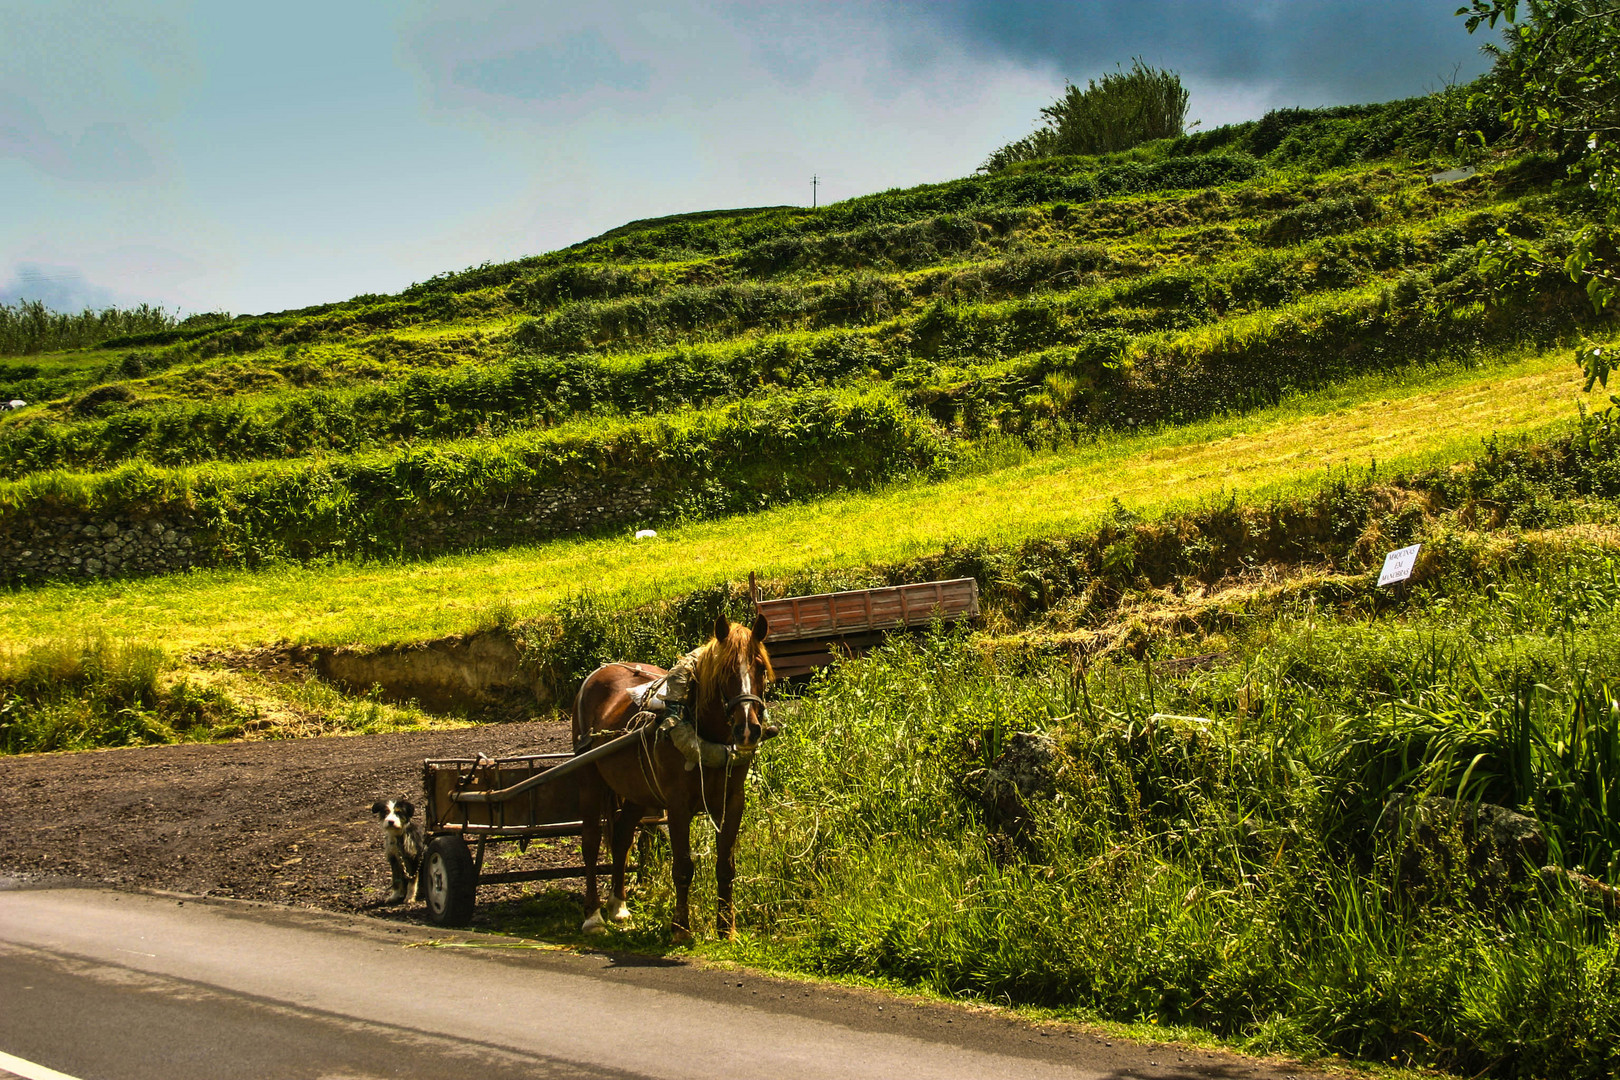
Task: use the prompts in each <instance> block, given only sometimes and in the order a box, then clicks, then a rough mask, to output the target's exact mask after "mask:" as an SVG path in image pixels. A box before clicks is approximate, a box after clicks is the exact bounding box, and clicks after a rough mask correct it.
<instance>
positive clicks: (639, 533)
mask: <svg viewBox="0 0 1620 1080" xmlns="http://www.w3.org/2000/svg"><path fill="white" fill-rule="evenodd" d="M636 539H637V540H656V539H658V534H657V533H655V532H653V531H652V530H651V529H637V530H636Z"/></svg>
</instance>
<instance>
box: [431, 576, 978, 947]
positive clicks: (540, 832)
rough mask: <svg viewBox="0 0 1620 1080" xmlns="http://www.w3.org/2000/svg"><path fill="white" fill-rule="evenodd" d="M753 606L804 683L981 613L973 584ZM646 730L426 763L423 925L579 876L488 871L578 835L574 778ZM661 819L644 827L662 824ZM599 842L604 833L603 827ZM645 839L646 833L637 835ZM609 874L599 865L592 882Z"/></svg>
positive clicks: (785, 664)
mask: <svg viewBox="0 0 1620 1080" xmlns="http://www.w3.org/2000/svg"><path fill="white" fill-rule="evenodd" d="M755 606H756V608H757V609H758V611H759V613H760V614H761V615H764V616H765V620H766V622H767V623H768V625H769V628H770V629H769V631H768V632H767V634H766V638H765V641H766V646H767V648H768V649H769V650H770V654H771V662H772V665H773V666H774V667H775V669H776V673H777V674H778V675H779V676H781V677H784V678H791V677H793V676H795V675H805V674H808V673H810V672H812V671H814V670H815V669H816V668H818V667H820V666H822V665H823V664H828V663H831V662H832V659H833V657H834V656H835V655H846V656H847V655H859V654H860V653H862V652H865V651H866V650H867V649H869V648H871V647H872V646H874V645H876V644H877V643H878V642H880V641H882V639H883V637H884V635H886V634H888V633H890V632H893V631H906V630H914V629H917V628H920V627H924V626H928V625H930V624H932V623H933V622H935V621H939V622H958V621H961V620H964V619H972V618H976V617H977V616H978V614H979V586H978V583H977V582H976V581H974V579H972V578H957V579H955V580H953V581H927V582H921V583H919V584H915V585H895V586H890V587H887V588H880V589H857V590H854V591H851V592H839V593H822V594H819V595H816V596H790V597H787V598H786V599H782V600H766V601H759V600H757V599H756V602H755ZM651 730H652V728H651V726H650V725H649V726H647V727H643V728H641V729H639V730H637V731H635V732H631V733H630V734H628V735H622V736H620V737H619V738H617V739H614V740H613V741H611V742H608V743H604V744H603V745H601V746H598V747H594V748H592V749H590V750H587V751H586V752H585V753H583V754H579V755H574V754H526V755H522V756H519V757H504V758H484V757H480V758H430V759H429V760H427V761H424V762H423V763H422V789H423V792H424V793H425V795H426V799H425V804H426V808H427V809H426V814H425V816H424V818H423V823H422V824H423V831H424V837H423V838H424V840H425V841H426V844H427V847H426V850H425V852H424V853H423V857H422V869H421V892H422V894H423V896H424V898H425V900H426V901H427V909H428V918H429V919H431V920H432V921H433V922H435V923H437V924H438V925H440V926H461V925H465V924H466V923H467V922H468V921H469V920H470V919H471V918H472V913H473V907H474V905H475V903H476V900H477V893H478V886H480V885H494V884H500V883H505V882H513V881H547V880H556V879H559V878H575V877H581V876H583V875H584V873H585V867H584V866H548V867H540V868H534V869H528V870H510V871H499V872H493V873H491V872H486V871H485V870H484V856H485V853H486V852H487V851H488V849H489V847H490V845H492V844H497V843H508V842H515V843H517V844H518V845H520V846H522V847H527V846H528V844H529V842H530V841H532V840H536V839H541V838H549V837H557V836H578V835H580V834H581V832H583V830H584V823H583V822H581V821H580V820H579V777H578V775H577V770H578V769H580V768H581V767H583V766H584V765H586V764H588V763H590V762H592V761H595V760H596V759H598V758H600V757H604V756H606V755H608V754H612V753H617V752H618V751H620V750H624V749H628V748H630V747H631V745H632V744H634V743H636V742H639V741H640V740H641V739H642V738H644V737H645V736H646V734H647V733H648V732H649V731H651ZM663 821H664V819H663V818H662V817H657V818H647V819H646V820H644V821H643V822H642V824H643V825H644V826H646V825H657V824H662V823H663ZM604 834H605V835H609V834H610V830H607V829H606V828H605V827H604ZM642 837H643V839H645V837H646V832H645V831H643V833H642ZM608 870H609V868H608V867H607V866H605V865H600V864H599V865H598V866H597V872H598V873H607V872H608Z"/></svg>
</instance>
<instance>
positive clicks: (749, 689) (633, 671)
mask: <svg viewBox="0 0 1620 1080" xmlns="http://www.w3.org/2000/svg"><path fill="white" fill-rule="evenodd" d="M766 629H767V627H766V623H765V618H764V616H760V617H758V618H756V619H755V620H754V625H753V627H752V629H750V628H749V627H746V626H744V625H742V624H741V623H731V622H728V621H727V620H726V618H725V616H721V617H720V618H718V619H716V620H715V624H714V637H713V638H712V639H711V640H710V641H708V642H707V643H706V644H705V645H704V646H703V649H702V653H701V655H700V656H699V657H698V660H697V664H696V666H695V668H694V670H693V678H692V689H691V695H690V696H691V700H690V702H689V703H688V704H689V710H688V714H687V717H688V719H689V721H690V722H691V723H692V725H693V726H694V727H695V728H696V729H697V734H698V736H699V738H700V739H702V740H703V741H704V742H705V743H707V744H709V745H706V746H703V748H702V750H703V753H702V755H701V759H702V760H703V761H704V764H703V765H700V766H694V765H693V764H689V763H688V759H687V757H686V756H685V755H684V754H683V753H682V751H681V750H680V748H679V747H678V746H677V745H676V742H675V740H674V739H672V738H671V737H670V734H669V733H659V734H649V735H648V736H647V737H646V738H645V739H643V740H641V741H640V742H637V743H633V744H631V745H630V746H629V747H628V748H627V749H625V750H621V751H617V752H614V753H611V754H609V755H608V756H606V757H604V758H601V759H600V760H598V761H596V762H595V763H593V764H592V765H588V766H585V767H584V768H583V769H582V770H581V772H580V784H579V786H580V820H581V821H583V822H584V826H585V829H584V834H583V837H582V846H583V848H584V856H585V866H586V867H587V870H586V872H585V911H586V919H585V926H584V929H585V931H586V933H593V932H596V931H599V930H602V929H604V928H605V923H604V922H603V915H604V913H603V911H602V910H601V905H600V902H599V900H598V897H597V892H596V870H595V867H596V856H597V853H598V851H599V850H600V845H601V839H602V835H601V834H602V812H603V810H604V809H606V808H607V807H609V806H612V805H613V802H614V801H615V800H616V801H617V806H616V808H615V809H614V810H613V832H612V847H613V891H612V895H611V896H610V897H609V907H608V909H607V912H606V918H607V919H608V920H609V921H612V922H624V921H626V920H627V919H629V917H630V909H629V907H628V906H627V904H626V901H625V882H624V875H625V860H626V859H627V857H628V856H629V853H630V843H631V840H633V839H634V837H635V831H636V826H637V825H638V824H639V823H640V821H641V819H642V817H643V816H644V815H645V814H646V812H647V811H648V810H652V809H661V810H663V811H665V813H666V814H667V815H668V817H669V841H670V847H671V849H672V853H673V856H674V863H675V867H674V869H675V919H674V924H675V925H674V930H675V933H676V935H677V936H678V937H679V936H685V935H687V934H689V933H690V932H691V926H692V923H691V918H690V913H689V911H688V909H687V893H688V892H689V890H690V889H691V885H692V873H693V867H692V819H693V818H694V817H696V816H697V815H698V814H699V813H703V812H706V813H707V814H708V815H709V818H710V819H711V820H712V821H713V822H714V825H715V828H716V829H718V830H719V834H720V836H719V841H718V845H717V851H716V858H717V863H718V865H717V866H716V867H715V877H716V879H717V882H718V884H719V901H720V902H719V911H718V912H717V913H716V922H717V923H718V926H719V930H720V933H722V934H727V935H729V934H731V933H733V932H734V921H733V914H732V905H731V882H732V878H734V877H735V876H736V864H735V861H734V858H733V854H734V851H735V848H736V844H737V829H738V826H739V825H741V824H742V815H743V799H744V793H743V780H744V779H745V778H746V777H747V775H748V767H749V766H750V765H751V764H752V763H753V758H754V751H755V750H756V749H757V748H758V746H759V744H760V742H761V741H762V740H763V739H764V738H767V737H768V734H774V731H773V732H770V733H767V732H766V729H765V702H764V700H763V699H762V695H763V694H764V693H765V688H766V687H767V686H768V685H769V684H770V682H771V679H772V678H773V677H774V676H773V674H772V672H771V661H770V658H769V657H768V656H767V655H766V653H765V645H764V640H765V632H766ZM663 674H664V670H663V669H662V668H655V667H651V666H649V665H646V664H608V665H606V666H604V667H600V668H597V669H596V670H595V671H593V672H591V674H590V675H588V676H586V678H585V682H584V684H583V685H581V686H580V688H579V694H578V695H577V696H576V697H575V698H574V745H575V746H585V745H588V744H589V743H590V742H591V741H592V740H593V739H594V740H595V742H596V743H598V744H600V743H601V742H603V741H604V738H605V737H608V736H614V737H616V736H618V735H621V734H623V733H624V732H625V731H626V730H627V728H628V724H629V721H630V718H631V717H632V716H633V715H634V714H635V713H636V712H637V711H638V706H637V705H636V703H635V701H634V700H633V699H632V697H631V695H630V691H631V690H632V689H633V688H636V687H640V686H643V685H645V684H647V683H649V682H651V681H653V680H654V679H655V678H657V677H659V676H661V675H663ZM716 744H718V745H716ZM711 762H723V763H721V764H711Z"/></svg>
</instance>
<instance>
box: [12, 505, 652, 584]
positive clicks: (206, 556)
mask: <svg viewBox="0 0 1620 1080" xmlns="http://www.w3.org/2000/svg"><path fill="white" fill-rule="evenodd" d="M677 498H678V493H675V492H669V491H659V490H657V488H656V486H655V485H654V484H653V483H652V482H651V481H638V482H634V483H627V484H623V485H616V486H613V487H607V488H543V489H541V490H539V491H535V492H529V493H526V494H515V495H512V496H510V497H507V498H503V499H501V500H499V501H495V500H488V501H485V502H480V503H473V504H470V505H467V506H463V507H457V508H455V509H454V510H446V511H441V512H438V513H433V514H428V515H425V516H422V515H420V512H418V514H417V515H413V516H412V518H408V519H406V520H404V521H396V522H375V523H370V524H368V523H367V522H365V521H364V519H360V520H357V522H356V528H355V533H356V535H354V536H349V537H344V538H343V544H342V546H343V549H344V550H345V551H349V552H353V553H355V554H371V555H392V554H397V553H399V552H401V551H403V552H404V553H406V554H410V555H437V554H443V553H446V552H453V551H466V550H470V549H477V548H486V547H504V546H507V545H510V544H520V543H525V542H530V541H536V540H546V539H551V538H553V537H558V536H575V535H578V534H580V533H586V532H594V531H597V530H600V529H607V528H613V527H616V526H626V525H632V524H635V525H640V524H646V523H648V522H650V521H652V520H654V519H655V518H657V517H661V516H662V517H667V516H669V514H670V512H671V508H672V505H673V503H674V501H675V500H676V499H677ZM378 526H380V528H379V527H378ZM368 534H370V535H381V536H388V535H393V536H394V537H396V538H397V539H396V540H395V541H394V542H393V543H392V544H390V543H387V542H382V541H380V542H378V543H377V544H375V545H371V544H368V543H367V542H366V540H365V537H366V536H367V535H368ZM271 539H273V540H275V541H279V542H282V543H290V544H292V545H295V550H303V551H305V552H307V554H308V555H309V557H311V558H315V557H318V556H320V555H322V554H325V553H326V552H328V551H330V550H332V549H333V548H334V547H335V546H336V545H334V544H332V543H330V542H329V543H326V544H319V543H317V544H309V543H300V540H301V539H302V538H300V537H297V536H296V535H289V536H275V537H272V538H271ZM250 547H251V543H250V542H245V538H243V537H236V536H231V535H228V529H227V530H226V532H225V533H223V534H222V533H221V532H217V531H215V530H212V529H209V528H207V527H205V526H204V525H203V524H202V523H201V522H200V521H199V520H197V518H196V517H194V516H193V515H190V514H184V513H182V514H176V515H168V516H164V515H152V516H143V515H140V514H134V513H125V514H112V515H106V516H93V515H86V514H71V513H62V514H43V515H39V516H37V517H23V518H20V519H14V520H10V521H5V520H0V583H6V584H12V583H18V582H29V581H42V580H47V579H53V578H55V579H61V578H67V579H75V578H77V579H84V578H109V577H135V576H140V575H144V574H165V573H173V572H174V571H177V570H184V569H187V568H188V567H193V566H224V565H230V564H233V563H235V564H240V563H241V562H242V561H243V560H242V559H241V557H240V556H239V555H235V554H226V553H227V552H231V553H236V552H240V551H243V550H248V549H250ZM261 553H262V552H261Z"/></svg>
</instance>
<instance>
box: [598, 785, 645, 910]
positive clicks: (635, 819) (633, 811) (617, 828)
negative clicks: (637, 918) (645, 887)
mask: <svg viewBox="0 0 1620 1080" xmlns="http://www.w3.org/2000/svg"><path fill="white" fill-rule="evenodd" d="M645 812H646V811H645V809H644V808H643V807H640V806H637V805H636V804H635V803H633V802H627V803H625V804H624V805H623V806H620V807H619V812H618V813H617V814H615V815H613V895H612V896H611V897H609V898H608V910H607V917H608V918H609V919H612V920H613V921H614V922H616V923H623V922H629V921H630V905H629V903H628V902H627V898H626V896H625V891H624V867H625V863H626V862H628V861H629V858H630V841H632V840H634V839H635V838H636V826H637V825H639V824H641V818H642V815H643V814H644V813H645Z"/></svg>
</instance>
